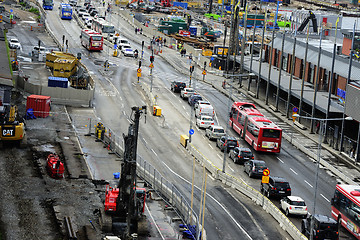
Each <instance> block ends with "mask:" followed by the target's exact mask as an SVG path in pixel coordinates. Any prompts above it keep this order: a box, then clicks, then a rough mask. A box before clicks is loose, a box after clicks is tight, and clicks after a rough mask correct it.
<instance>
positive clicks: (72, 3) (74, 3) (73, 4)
mask: <svg viewBox="0 0 360 240" xmlns="http://www.w3.org/2000/svg"><path fill="white" fill-rule="evenodd" d="M69 4H70V5H71V6H73V7H74V6H76V4H77V0H70V1H69Z"/></svg>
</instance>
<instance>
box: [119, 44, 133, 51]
mask: <svg viewBox="0 0 360 240" xmlns="http://www.w3.org/2000/svg"><path fill="white" fill-rule="evenodd" d="M123 48H131V46H130V44H129V43H121V42H120V43H119V44H118V49H120V50H122V49H123Z"/></svg>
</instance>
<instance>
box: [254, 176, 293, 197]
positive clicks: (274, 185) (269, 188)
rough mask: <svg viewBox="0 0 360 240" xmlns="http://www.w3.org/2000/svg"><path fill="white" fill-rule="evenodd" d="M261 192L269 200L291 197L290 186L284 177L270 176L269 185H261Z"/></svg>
mask: <svg viewBox="0 0 360 240" xmlns="http://www.w3.org/2000/svg"><path fill="white" fill-rule="evenodd" d="M260 191H261V192H262V193H263V194H264V195H265V196H266V197H268V198H270V197H285V196H290V195H291V188H290V184H289V182H288V181H286V179H285V178H282V177H273V176H270V177H269V183H261V186H260Z"/></svg>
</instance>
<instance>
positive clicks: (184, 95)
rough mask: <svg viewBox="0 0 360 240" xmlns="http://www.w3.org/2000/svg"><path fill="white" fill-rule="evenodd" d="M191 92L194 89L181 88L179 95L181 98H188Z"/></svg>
mask: <svg viewBox="0 0 360 240" xmlns="http://www.w3.org/2000/svg"><path fill="white" fill-rule="evenodd" d="M193 94H196V93H195V90H194V89H193V88H184V89H182V90H181V92H180V97H181V98H182V99H188V98H189V97H191V96H192V95H193Z"/></svg>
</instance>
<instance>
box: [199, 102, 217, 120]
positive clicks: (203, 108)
mask: <svg viewBox="0 0 360 240" xmlns="http://www.w3.org/2000/svg"><path fill="white" fill-rule="evenodd" d="M194 109H195V117H199V116H201V115H207V116H210V117H214V116H215V111H214V108H213V107H212V106H211V104H210V103H209V102H208V101H202V100H200V101H198V102H196V103H195V105H194Z"/></svg>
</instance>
